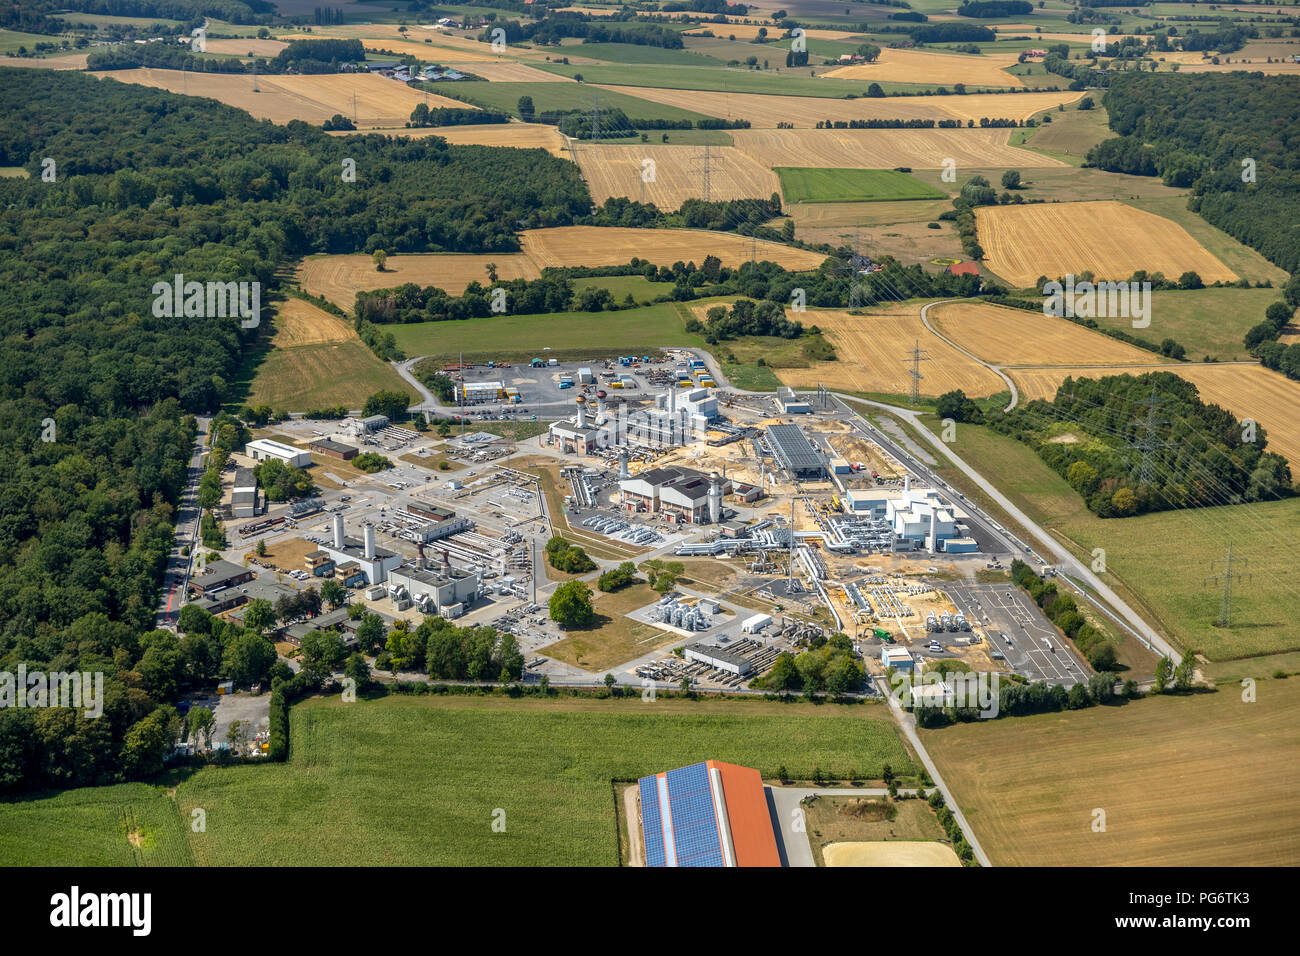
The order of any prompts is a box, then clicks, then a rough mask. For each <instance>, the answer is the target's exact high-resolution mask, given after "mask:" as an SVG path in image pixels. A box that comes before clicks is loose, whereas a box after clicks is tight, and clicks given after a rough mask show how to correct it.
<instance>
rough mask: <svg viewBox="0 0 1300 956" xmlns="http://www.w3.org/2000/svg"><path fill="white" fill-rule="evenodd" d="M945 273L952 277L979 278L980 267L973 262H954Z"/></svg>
mask: <svg viewBox="0 0 1300 956" xmlns="http://www.w3.org/2000/svg"><path fill="white" fill-rule="evenodd" d="M944 271H945V272H947V273H948V275H950V276H977V275H979V274H980V267H979V266H978V265H976V264H975V263H973V262H954V263H953V264H952V265H950V266H949V267H948V268H947V269H945V270H944Z"/></svg>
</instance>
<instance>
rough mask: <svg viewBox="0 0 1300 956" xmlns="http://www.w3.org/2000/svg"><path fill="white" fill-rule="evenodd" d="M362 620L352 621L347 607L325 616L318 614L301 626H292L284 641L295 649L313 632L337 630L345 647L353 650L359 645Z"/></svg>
mask: <svg viewBox="0 0 1300 956" xmlns="http://www.w3.org/2000/svg"><path fill="white" fill-rule="evenodd" d="M360 623H361V619H360V618H358V619H357V620H355V621H354V620H352V617H351V616H350V615H349V613H348V609H347V608H346V607H341V608H339V609H338V610H336V611H328V612H326V613H325V614H318V615H316V617H314V618H312V619H311V620H309V621H303V622H301V623H299V624H291V625H290V626H289V627H287V628H285V630H284V639H285V640H286V641H288V642H289V643H290V644H292V645H294V647H299V646H301V645H302V639H303V638H304V637H306V636H307V635H308V634H310V633H311V632H312V631H329V630H337V631H338V632H339V634H340V635H341V636H342V638H343V644H344V646H345V647H347V648H349V649H351V648H354V647H356V644H357V627H358V626H359V625H360Z"/></svg>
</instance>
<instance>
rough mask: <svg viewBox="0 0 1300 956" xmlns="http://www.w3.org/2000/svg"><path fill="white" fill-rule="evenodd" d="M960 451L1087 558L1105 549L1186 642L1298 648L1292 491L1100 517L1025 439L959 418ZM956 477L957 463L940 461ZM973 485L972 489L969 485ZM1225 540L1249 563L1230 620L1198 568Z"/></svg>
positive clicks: (1107, 576) (1217, 650) (1122, 577)
mask: <svg viewBox="0 0 1300 956" xmlns="http://www.w3.org/2000/svg"><path fill="white" fill-rule="evenodd" d="M951 448H952V450H953V452H954V453H956V454H957V455H959V456H960V457H961V458H962V459H963V460H964V461H965V462H966V463H967V464H969V465H971V466H972V467H973V468H975V470H976V471H978V472H979V473H980V474H981V475H983V476H984V477H985V478H987V479H988V480H989V481H991V482H993V484H994V485H995V486H996V487H997V488H998V489H999V490H1000V491H1001V492H1002V493H1003V494H1005V495H1007V496H1008V497H1010V498H1011V499H1012V500H1013V501H1015V502H1016V503H1017V504H1018V505H1019V506H1020V507H1021V508H1022V509H1023V510H1024V511H1025V512H1026V513H1027V514H1028V515H1029V516H1030V517H1031V518H1032V519H1033V520H1035V521H1036V522H1038V523H1039V524H1041V525H1042V526H1043V527H1045V528H1047V529H1048V530H1049V531H1050V532H1052V533H1053V534H1054V535H1055V536H1056V537H1057V539H1058V540H1061V541H1062V542H1064V543H1066V544H1068V545H1071V546H1072V548H1073V550H1074V552H1075V553H1076V554H1077V555H1079V556H1080V557H1082V558H1084V559H1086V560H1087V561H1089V562H1091V561H1092V560H1093V559H1094V556H1093V549H1095V548H1101V549H1103V550H1104V551H1105V561H1106V567H1107V571H1106V572H1105V573H1104V574H1103V575H1102V578H1103V580H1105V581H1106V582H1107V583H1108V584H1110V585H1111V586H1112V587H1116V589H1117V590H1119V591H1120V592H1121V594H1124V595H1125V597H1126V599H1127V598H1129V597H1132V598H1133V599H1134V600H1135V601H1136V603H1137V605H1138V606H1139V607H1141V608H1143V609H1144V610H1146V611H1148V612H1149V616H1150V617H1151V618H1152V619H1154V621H1155V622H1156V623H1157V625H1159V626H1160V627H1161V628H1162V629H1163V630H1165V631H1166V632H1167V633H1168V634H1169V635H1170V636H1171V637H1173V638H1174V640H1176V641H1177V642H1178V643H1179V644H1180V645H1182V646H1183V647H1190V648H1194V649H1196V650H1198V651H1200V652H1201V653H1203V654H1205V656H1206V657H1208V658H1210V659H1211V660H1215V661H1218V660H1225V659H1230V658H1241V657H1249V656H1255V655H1263V654H1272V653H1277V652H1280V651H1290V650H1296V649H1300V620H1297V619H1296V616H1295V613H1294V611H1295V608H1296V607H1297V606H1300V581H1297V580H1296V578H1295V574H1294V567H1295V555H1294V548H1293V541H1294V540H1295V538H1296V536H1297V535H1300V507H1297V504H1296V502H1295V500H1288V501H1275V502H1261V503H1257V504H1246V505H1229V506H1223V507H1218V508H1195V509H1188V510H1182V511H1163V512H1158V513H1155V514H1148V515H1141V516H1138V517H1134V518H1123V519H1102V518H1098V517H1096V516H1095V515H1093V514H1092V513H1091V512H1090V511H1088V509H1087V508H1086V507H1085V506H1084V503H1083V500H1082V499H1081V498H1080V497H1079V495H1078V494H1076V493H1075V491H1074V489H1072V488H1071V487H1070V486H1069V485H1068V484H1067V483H1066V482H1065V480H1064V479H1063V478H1061V477H1059V476H1058V475H1057V474H1056V473H1055V472H1054V471H1052V470H1051V469H1050V468H1048V467H1047V466H1046V465H1045V464H1043V462H1042V460H1041V459H1040V458H1039V457H1038V456H1037V455H1036V454H1035V453H1034V452H1033V451H1032V450H1031V449H1030V448H1029V447H1028V446H1027V445H1024V444H1021V443H1020V442H1018V441H1016V440H1015V439H1013V438H1008V437H1006V436H1004V435H1000V434H997V433H996V432H993V431H990V430H989V429H987V428H983V427H981V426H977V425H958V426H957V432H956V440H955V441H954V442H953V443H952V444H951ZM938 470H939V471H940V472H941V473H942V474H943V475H944V477H945V478H947V479H949V480H950V481H952V482H953V483H954V484H956V485H958V486H959V487H962V488H965V487H966V483H965V482H964V480H963V479H962V477H961V475H960V473H959V472H957V470H956V469H955V468H952V467H951V465H950V464H949V463H947V462H946V461H945V462H942V463H941V467H940V468H939V469H938ZM967 493H968V494H970V493H971V492H969V491H968V492H967ZM1229 541H1231V542H1232V546H1233V555H1234V560H1236V561H1239V562H1240V561H1241V560H1242V559H1245V560H1246V561H1247V562H1248V564H1243V565H1239V568H1240V570H1241V571H1242V572H1243V573H1247V572H1248V573H1249V575H1250V578H1249V580H1248V581H1245V580H1243V581H1242V582H1241V583H1239V584H1238V585H1237V586H1236V588H1235V590H1234V594H1235V601H1234V603H1233V617H1232V626H1231V627H1228V628H1219V627H1216V626H1215V621H1216V619H1217V617H1218V614H1219V606H1220V600H1221V597H1222V588H1221V587H1215V586H1207V585H1206V584H1205V578H1206V577H1207V576H1209V575H1211V574H1213V573H1215V570H1212V569H1211V564H1213V563H1215V562H1218V563H1217V564H1216V565H1215V568H1216V569H1217V570H1219V571H1221V570H1222V565H1223V559H1224V553H1225V552H1226V550H1227V546H1228V542H1229Z"/></svg>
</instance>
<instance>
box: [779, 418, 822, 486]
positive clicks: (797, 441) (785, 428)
mask: <svg viewBox="0 0 1300 956" xmlns="http://www.w3.org/2000/svg"><path fill="white" fill-rule="evenodd" d="M767 444H768V447H769V448H771V449H772V457H773V458H775V459H776V461H777V464H778V465H780V466H781V467H782V468H784V469H785V470H786V471H787V472H788V473H789V474H790V476H791V477H792V478H795V479H808V480H812V481H816V480H817V479H818V478H821V477H823V476H824V475H825V474H826V456H825V455H823V454H822V453H821V452H820V451H818V450H817V448H816V447H815V446H814V445H813V443H812V442H810V441H809V440H808V436H807V435H805V434H804V433H803V429H802V428H800V427H799V426H798V425H769V426H768V428H767Z"/></svg>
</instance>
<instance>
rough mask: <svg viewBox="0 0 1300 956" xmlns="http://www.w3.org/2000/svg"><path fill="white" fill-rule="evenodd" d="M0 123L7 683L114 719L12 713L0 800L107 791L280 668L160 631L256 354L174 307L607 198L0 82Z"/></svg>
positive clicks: (4, 732)
mask: <svg viewBox="0 0 1300 956" xmlns="http://www.w3.org/2000/svg"><path fill="white" fill-rule="evenodd" d="M89 103H93V104H94V108H93V109H87V108H86V106H87V104H89ZM0 114H2V115H4V116H5V117H6V118H7V120H8V121H7V122H6V123H4V124H0V165H5V166H22V167H25V168H26V169H27V171H28V173H29V174H30V176H29V178H25V179H23V178H5V179H0V670H4V671H11V672H12V671H14V670H15V668H16V667H17V666H18V665H20V664H26V666H27V667H28V669H29V670H32V671H37V670H40V671H71V670H81V671H89V672H102V673H103V674H104V675H105V685H106V686H105V696H106V698H107V701H106V711H105V719H102V720H94V719H86V718H84V717H82V716H80V715H79V714H78V713H76V712H73V711H70V710H67V709H57V708H55V709H45V710H29V709H22V710H18V709H12V708H11V709H5V710H3V711H0V789H11V788H16V787H40V786H47V785H59V786H64V785H78V784H85V783H95V782H104V781H110V780H114V779H120V778H122V777H124V776H131V775H139V774H145V773H148V772H151V769H150V768H153V767H155V766H156V764H157V761H158V760H160V759H161V757H160V755H159V753H158V748H159V747H162V746H164V745H165V743H166V734H165V733H164V732H163V730H162V729H161V728H165V727H166V726H168V725H170V722H172V721H174V720H175V715H174V713H172V712H170V711H169V710H168V709H166V708H163V709H160V707H161V706H162V705H163V704H164V702H165V701H166V700H167V699H168V698H169V697H170V696H171V695H173V694H174V693H175V692H176V689H177V688H178V687H179V686H180V685H181V684H183V683H184V682H185V681H188V680H191V679H198V678H207V677H209V676H215V674H216V673H218V672H220V673H225V674H229V675H231V676H238V677H241V678H244V677H247V676H249V674H250V668H251V667H253V666H254V663H256V662H259V661H262V662H264V661H265V655H264V653H263V652H264V651H265V648H266V647H267V646H269V644H268V643H267V642H266V640H265V638H264V637H262V636H261V634H259V633H257V631H256V629H252V630H246V629H241V628H238V627H233V626H232V627H230V628H227V629H225V630H224V631H223V632H222V633H220V634H217V635H216V636H213V634H206V635H197V636H194V637H193V639H191V636H189V635H187V636H186V637H185V638H184V639H181V640H179V641H178V639H177V637H176V636H175V635H172V634H170V633H166V632H162V633H160V632H157V631H152V630H151V629H152V628H153V626H154V615H155V608H156V607H157V603H158V587H159V583H160V580H161V575H162V570H163V567H164V564H165V561H166V558H167V555H168V553H169V551H170V548H171V544H172V536H173V524H174V509H175V506H176V503H177V501H178V500H179V498H180V495H181V492H182V485H183V482H184V479H185V473H186V462H187V460H188V457H189V449H190V446H191V443H192V440H193V435H194V422H193V419H192V417H191V416H192V415H194V414H198V413H210V412H213V411H216V410H218V408H219V407H220V404H221V402H222V401H223V400H224V399H226V398H227V397H228V391H229V389H228V383H231V382H233V381H235V379H236V377H237V374H238V369H239V364H240V359H241V349H242V346H243V344H244V339H245V337H246V336H248V335H251V334H254V333H253V332H251V331H248V330H244V329H241V327H240V323H239V321H234V320H230V319H204V318H197V317H185V316H178V317H176V318H158V317H156V316H155V315H154V314H153V312H152V310H151V303H152V298H153V295H152V286H153V284H154V282H155V281H157V280H158V279H159V278H163V279H166V280H170V279H171V278H172V277H173V276H175V275H176V274H183V275H185V276H186V277H187V278H190V279H210V280H221V281H235V280H241V281H243V280H248V281H258V282H261V283H263V284H264V285H268V286H273V280H274V274H275V271H276V269H277V268H278V267H279V266H280V265H282V264H283V263H285V262H287V261H289V260H292V259H294V258H297V257H299V256H302V255H305V254H308V253H311V252H360V251H366V252H369V251H372V250H374V249H376V248H383V249H385V250H388V251H390V252H391V251H394V250H409V251H437V250H459V251H466V252H493V251H498V250H514V249H517V248H518V241H517V239H516V237H515V230H516V229H517V228H518V227H519V226H520V225H521V224H531V225H539V226H540V225H554V224H564V223H569V222H572V221H573V220H574V219H575V218H576V217H578V216H580V215H583V214H585V213H587V212H588V210H589V209H590V196H589V194H588V193H587V190H586V187H585V186H584V185H583V183H582V180H581V179H580V178H579V176H578V174H577V172H576V169H575V167H573V166H572V164H569V163H565V162H563V161H561V160H558V159H554V158H552V157H550V156H548V155H547V154H545V153H543V152H541V151H524V150H494V149H490V148H487V147H476V146H448V145H447V144H446V142H445V141H443V140H441V139H437V138H430V139H424V140H419V141H409V140H408V141H397V140H394V139H391V138H388V137H364V138H362V137H353V138H336V137H332V136H329V135H326V134H325V133H323V132H322V131H320V130H319V129H316V128H313V127H311V126H309V125H307V124H305V123H291V124H289V125H288V126H283V127H282V126H275V125H273V124H271V123H269V122H264V121H263V122H259V121H256V120H253V119H252V118H251V117H249V116H248V114H246V113H244V112H242V111H239V110H235V109H232V108H229V107H225V106H221V105H219V104H216V103H213V102H211V101H207V100H196V99H189V98H185V97H180V96H175V95H173V94H170V93H167V92H164V91H160V90H152V89H147V88H144V87H140V86H133V85H127V84H121V83H117V82H116V81H113V80H108V79H105V80H98V79H96V78H94V77H91V76H87V75H85V74H80V73H55V72H51V71H44V70H41V71H37V70H4V71H0ZM19 118H21V119H19ZM47 158H48V159H51V160H53V161H54V167H53V169H54V172H55V177H54V181H53V182H46V181H44V180H43V179H42V175H41V174H42V172H43V170H45V169H48V168H49V166H48V164H43V160H45V159H47ZM344 159H351V160H354V161H355V177H354V178H355V181H349V180H348V179H347V178H346V177H345V175H344V173H345V171H346V170H347V168H348V167H347V166H345V165H344V163H343V160H344ZM263 301H265V296H264V297H263ZM50 420H52V421H50ZM270 659H271V660H274V654H272V655H271V657H270ZM250 662H253V663H250Z"/></svg>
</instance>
